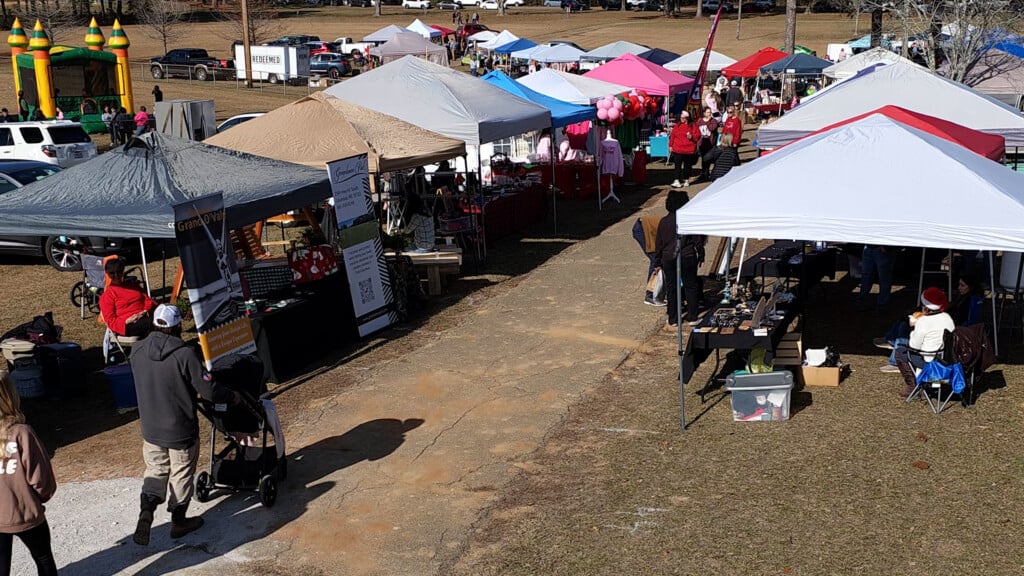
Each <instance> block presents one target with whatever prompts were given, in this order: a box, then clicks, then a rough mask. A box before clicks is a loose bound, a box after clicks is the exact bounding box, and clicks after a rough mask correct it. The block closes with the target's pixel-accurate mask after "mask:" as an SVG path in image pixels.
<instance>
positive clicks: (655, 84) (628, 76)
mask: <svg viewBox="0 0 1024 576" xmlns="http://www.w3.org/2000/svg"><path fill="white" fill-rule="evenodd" d="M584 76H585V77H587V78H595V79H597V80H604V81H605V82H611V83H613V84H622V85H623V86H629V87H630V88H635V89H637V90H644V91H646V92H647V93H648V94H650V95H652V96H671V95H672V94H678V93H680V92H687V91H689V90H690V89H691V88H693V78H687V77H686V76H683V75H682V74H676V73H675V72H673V71H671V70H668V69H666V68H663V67H661V66H658V65H657V64H654V63H653V62H648V61H647V60H644V59H643V58H637V57H636V56H635V55H633V54H623V55H622V56H619V57H618V58H616V59H615V60H612V61H610V62H606V63H604V64H602V65H601V66H598V67H597V68H594V69H593V70H591V71H590V72H587V73H586V74H584Z"/></svg>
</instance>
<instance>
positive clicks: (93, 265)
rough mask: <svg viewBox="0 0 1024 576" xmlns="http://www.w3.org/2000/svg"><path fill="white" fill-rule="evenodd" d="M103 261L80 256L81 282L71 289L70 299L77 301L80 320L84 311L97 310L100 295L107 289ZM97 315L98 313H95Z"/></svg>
mask: <svg viewBox="0 0 1024 576" xmlns="http://www.w3.org/2000/svg"><path fill="white" fill-rule="evenodd" d="M103 264H104V259H103V258H101V257H99V256H94V255H92V254H82V281H81V282H79V283H77V284H75V286H74V287H72V289H71V294H72V296H71V299H72V300H73V301H74V300H77V301H78V306H79V308H80V310H81V314H82V320H85V310H86V309H87V308H88V309H91V310H93V311H97V310H99V301H100V295H102V294H103V289H104V288H106V287H107V284H106V280H107V275H106V274H105V273H104V272H103ZM97 314H98V312H97Z"/></svg>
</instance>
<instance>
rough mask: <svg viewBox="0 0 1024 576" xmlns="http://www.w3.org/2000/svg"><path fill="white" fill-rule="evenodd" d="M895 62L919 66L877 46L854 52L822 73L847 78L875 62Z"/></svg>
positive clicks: (839, 78)
mask: <svg viewBox="0 0 1024 576" xmlns="http://www.w3.org/2000/svg"><path fill="white" fill-rule="evenodd" d="M895 62H903V63H905V64H913V65H914V66H917V64H916V63H914V62H913V61H911V60H908V59H906V58H904V57H903V56H900V55H899V54H897V53H895V52H893V51H892V50H887V49H885V48H882V47H880V46H876V47H874V48H871V49H868V50H865V51H863V52H860V53H858V54H854V55H853V56H850V57H849V58H847V59H846V60H843V61H842V62H836V63H835V64H833V65H831V66H829V67H828V68H825V69H824V70H822V74H824V75H825V76H828V77H829V78H835V79H837V80H845V79H847V78H850V77H851V76H853V75H855V74H856V73H857V72H860V71H861V70H863V69H865V68H867V67H868V66H871V65H873V64H892V63H895ZM922 69H923V68H922Z"/></svg>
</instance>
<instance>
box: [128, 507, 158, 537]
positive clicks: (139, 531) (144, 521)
mask: <svg viewBox="0 0 1024 576" xmlns="http://www.w3.org/2000/svg"><path fill="white" fill-rule="evenodd" d="M152 527H153V511H152V510H143V511H142V512H139V522H138V524H136V525H135V534H132V541H134V542H135V543H136V544H138V545H139V546H149V530H150V528H152Z"/></svg>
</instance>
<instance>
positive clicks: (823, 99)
mask: <svg viewBox="0 0 1024 576" xmlns="http://www.w3.org/2000/svg"><path fill="white" fill-rule="evenodd" d="M886 105H893V106H899V107H900V108H905V109H907V110H911V111H913V112H920V113H922V114H927V115H929V116H934V117H937V118H942V119H946V120H951V121H954V122H958V123H962V124H964V125H967V126H970V127H971V128H972V129H975V130H981V131H982V132H987V133H989V134H998V135H1000V136H1003V137H1004V138H1005V139H1006V145H1007V146H1008V147H1014V146H1020V145H1024V117H1021V115H1020V113H1019V112H1018V111H1017V110H1016V109H1014V108H1011V107H1009V106H1007V105H1005V104H1003V103H1002V102H999V101H998V100H996V99H994V98H992V97H991V96H988V95H986V94H981V93H979V92H975V91H974V90H971V89H970V88H968V87H967V86H965V85H963V84H960V83H959V82H953V81H952V80H948V79H946V78H943V77H941V76H937V75H935V74H932V73H930V72H928V71H927V70H924V69H922V68H921V67H919V66H916V65H908V64H903V63H901V62H896V63H893V64H889V65H886V66H881V67H879V68H876V69H875V70H873V71H871V72H870V73H867V74H862V75H860V76H858V77H857V78H852V79H850V80H847V81H845V82H841V83H839V84H836V85H835V86H832V87H830V88H829V89H827V90H825V91H823V92H822V93H821V94H820V95H817V96H815V97H814V98H812V99H810V100H808V101H807V102H804V103H803V104H801V105H800V106H798V107H797V108H796V109H794V110H792V111H791V112H789V113H788V114H786V115H785V116H783V117H782V118H780V119H779V120H778V121H776V122H773V123H771V124H768V125H766V126H762V127H761V128H760V130H758V133H757V141H758V146H760V147H761V148H774V147H777V146H782V145H784V144H787V143H789V142H792V141H793V140H796V139H798V138H800V137H802V136H806V135H808V134H810V133H812V132H814V131H816V130H820V129H821V128H824V127H825V126H828V125H830V124H834V123H836V122H840V121H842V120H845V119H847V118H850V117H851V116H855V115H857V114H863V113H865V112H869V111H871V110H875V109H877V108H879V107H881V106H886Z"/></svg>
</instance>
